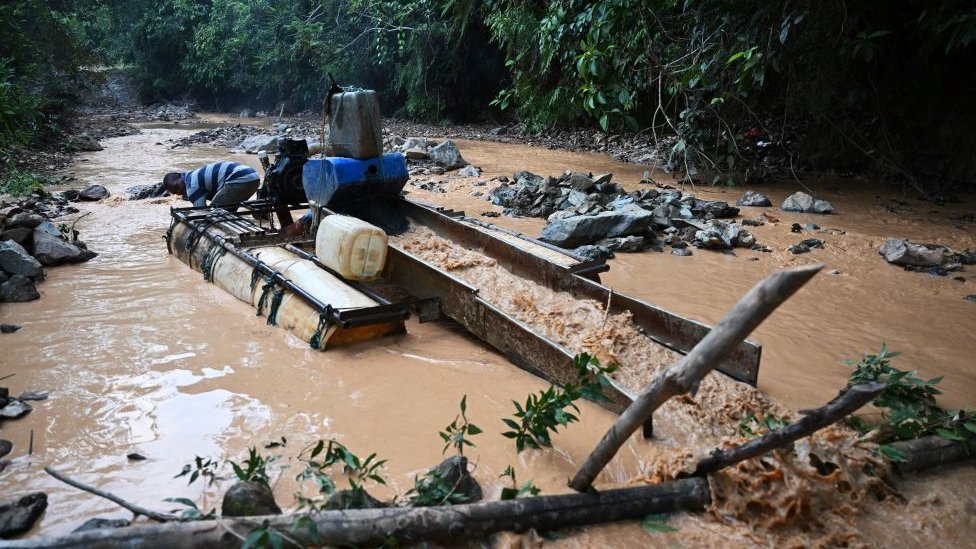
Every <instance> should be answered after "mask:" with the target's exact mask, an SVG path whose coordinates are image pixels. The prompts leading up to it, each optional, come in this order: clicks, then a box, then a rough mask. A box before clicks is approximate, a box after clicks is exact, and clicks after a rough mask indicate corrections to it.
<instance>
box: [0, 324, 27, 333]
mask: <svg viewBox="0 0 976 549" xmlns="http://www.w3.org/2000/svg"><path fill="white" fill-rule="evenodd" d="M21 328H23V326H21V325H19V324H0V334H12V333H14V332H16V331H18V330H20V329H21Z"/></svg>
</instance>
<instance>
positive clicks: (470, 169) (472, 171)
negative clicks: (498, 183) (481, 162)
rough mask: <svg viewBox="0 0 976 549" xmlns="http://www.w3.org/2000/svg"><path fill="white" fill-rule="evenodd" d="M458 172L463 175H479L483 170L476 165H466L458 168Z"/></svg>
mask: <svg viewBox="0 0 976 549" xmlns="http://www.w3.org/2000/svg"><path fill="white" fill-rule="evenodd" d="M457 174H458V175H459V176H461V177H478V176H479V175H481V172H480V171H479V170H478V168H475V167H474V166H465V167H463V168H461V169H460V170H458V172H457Z"/></svg>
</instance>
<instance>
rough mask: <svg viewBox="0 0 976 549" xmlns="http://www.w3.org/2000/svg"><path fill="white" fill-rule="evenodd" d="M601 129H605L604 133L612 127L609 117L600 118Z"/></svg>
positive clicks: (605, 115)
mask: <svg viewBox="0 0 976 549" xmlns="http://www.w3.org/2000/svg"><path fill="white" fill-rule="evenodd" d="M600 127H601V128H603V131H607V130H608V128H609V127H610V117H609V115H607V114H604V115H603V116H601V117H600Z"/></svg>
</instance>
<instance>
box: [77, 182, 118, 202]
mask: <svg viewBox="0 0 976 549" xmlns="http://www.w3.org/2000/svg"><path fill="white" fill-rule="evenodd" d="M109 196H111V193H109V192H108V189H106V188H105V187H103V186H101V185H91V186H89V187H88V188H86V189H84V190H82V191H81V192H79V193H78V199H79V200H87V201H89V202H95V201H96V200H102V199H104V198H108V197H109Z"/></svg>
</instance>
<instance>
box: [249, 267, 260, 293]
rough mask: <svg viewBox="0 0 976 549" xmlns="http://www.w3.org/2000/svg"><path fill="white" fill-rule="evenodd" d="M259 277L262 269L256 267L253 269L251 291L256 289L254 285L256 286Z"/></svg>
mask: <svg viewBox="0 0 976 549" xmlns="http://www.w3.org/2000/svg"><path fill="white" fill-rule="evenodd" d="M259 278H261V271H259V270H258V268H257V267H255V268H254V270H253V271H251V291H252V292H253V291H254V286H255V284H257V283H258V279H259Z"/></svg>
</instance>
